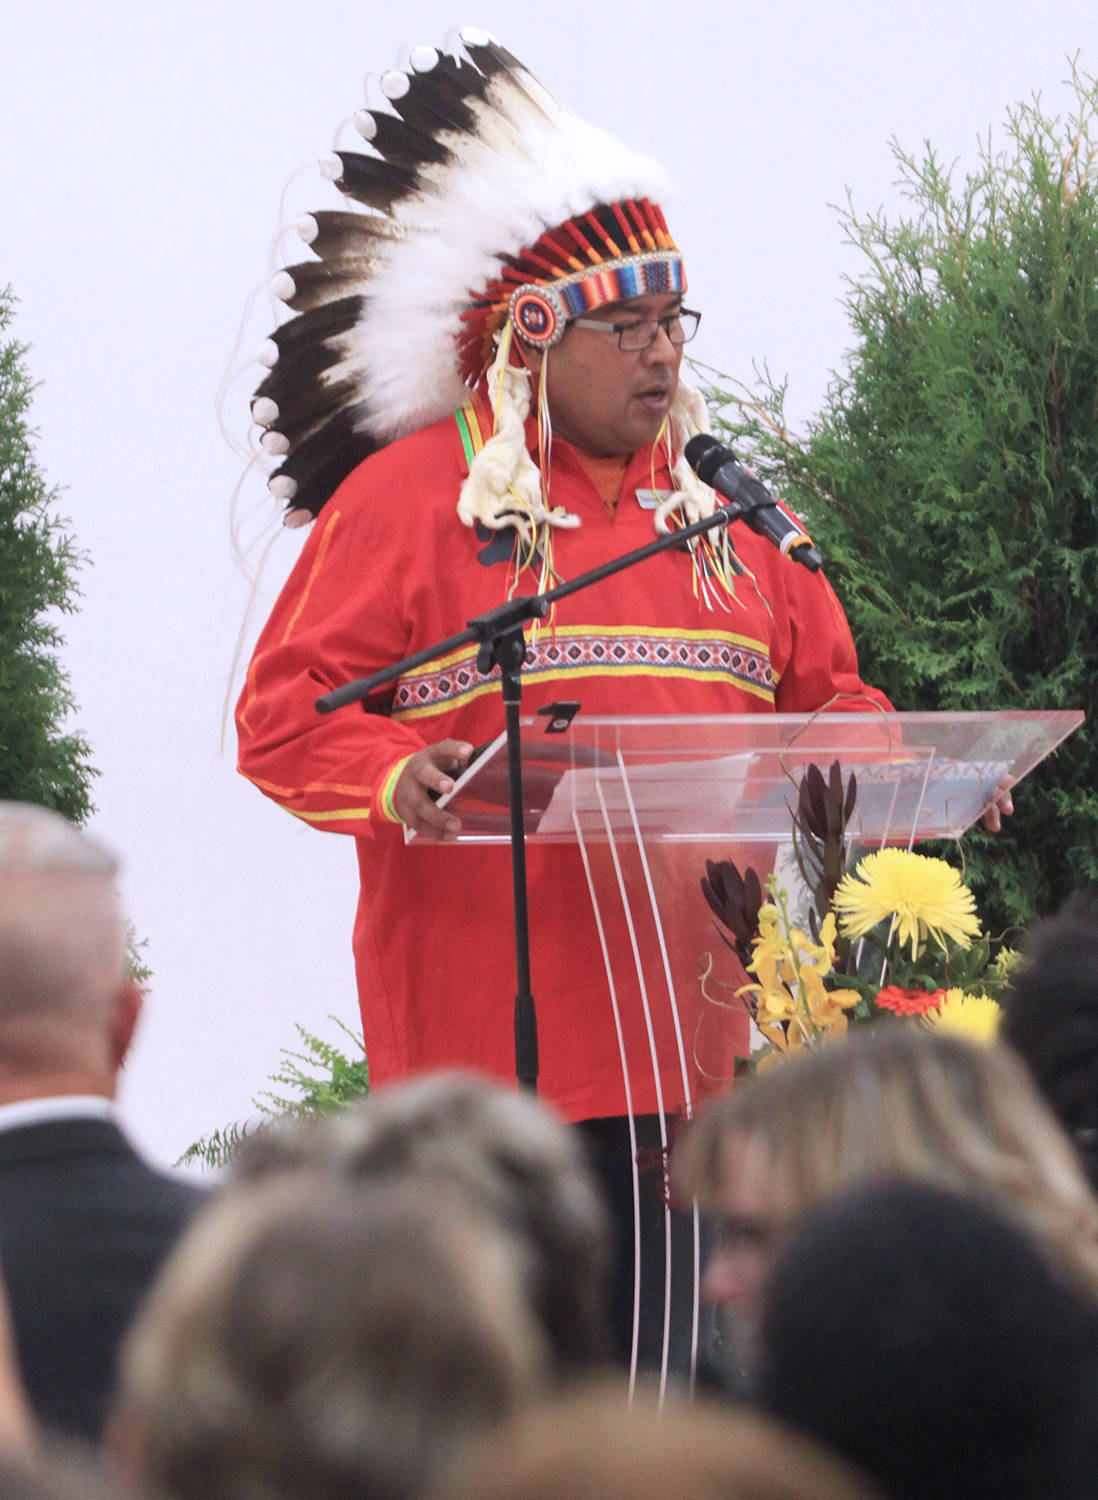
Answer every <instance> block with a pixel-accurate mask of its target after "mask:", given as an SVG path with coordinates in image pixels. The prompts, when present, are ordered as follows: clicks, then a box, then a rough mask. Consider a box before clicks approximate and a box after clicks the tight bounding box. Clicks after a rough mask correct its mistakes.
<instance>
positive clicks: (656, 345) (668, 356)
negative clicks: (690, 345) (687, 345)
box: [644, 323, 682, 365]
mask: <svg viewBox="0 0 1098 1500" xmlns="http://www.w3.org/2000/svg"><path fill="white" fill-rule="evenodd" d="M681 347H682V346H681V345H680V344H673V343H672V342H671V335H670V334H669V333H668V331H667V329H666V328H665V327H664V325H663V324H662V323H660V324H658V325H657V327H656V337H655V338H654V339H653V340H652V342H651V343H650V344H649V345H648V348H647V349H645V351H644V354H645V357H646V359H647V360H648V362H649V363H650V364H654V365H668V364H674V363H675V361H676V360H677V359H678V357H679V350H680V349H681Z"/></svg>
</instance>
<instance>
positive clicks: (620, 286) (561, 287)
mask: <svg viewBox="0 0 1098 1500" xmlns="http://www.w3.org/2000/svg"><path fill="white" fill-rule="evenodd" d="M685 290H686V277H685V275H684V273H683V264H682V256H681V255H680V254H679V253H678V251H677V250H660V251H656V252H655V253H654V254H650V255H646V256H634V257H631V258H630V259H628V260H619V261H609V262H608V263H607V264H606V265H604V266H601V267H600V268H599V269H598V270H597V271H594V270H592V271H581V272H579V273H578V274H576V275H573V276H568V277H565V278H564V280H563V281H555V282H550V283H548V284H547V285H541V284H539V285H536V286H532V285H529V284H528V285H526V286H520V287H519V288H518V290H517V291H516V292H515V293H514V294H513V295H512V297H511V302H510V307H509V312H510V317H511V322H512V323H513V324H514V326H515V332H516V333H517V334H518V336H519V338H520V339H522V340H523V341H524V342H525V343H527V344H532V345H534V346H535V347H536V348H539V349H551V348H552V347H553V345H554V344H556V343H559V341H560V340H561V339H562V338H563V337H564V331H565V329H566V328H567V326H568V319H569V318H578V317H582V315H583V314H584V313H585V312H590V311H591V309H592V308H594V307H605V306H606V304H607V303H609V302H626V301H628V300H629V298H631V297H644V296H647V295H648V294H650V293H661V292H684V291H685Z"/></svg>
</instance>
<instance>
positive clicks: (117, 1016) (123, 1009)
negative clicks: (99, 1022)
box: [110, 979, 145, 1068]
mask: <svg viewBox="0 0 1098 1500" xmlns="http://www.w3.org/2000/svg"><path fill="white" fill-rule="evenodd" d="M144 1003H145V991H144V990H143V989H142V987H141V985H140V984H139V983H138V981H137V980H136V979H127V980H126V981H125V983H124V984H123V985H122V987H121V989H120V990H119V991H118V995H117V998H116V999H115V1002H114V1014H113V1015H112V1016H111V1032H110V1044H111V1062H112V1064H113V1065H114V1067H115V1068H121V1067H122V1065H123V1064H124V1063H125V1061H126V1056H127V1054H128V1053H129V1050H130V1047H131V1046H132V1045H133V1034H134V1032H135V1031H136V1030H137V1023H138V1021H139V1020H140V1019H141V1007H142V1006H143V1005H144Z"/></svg>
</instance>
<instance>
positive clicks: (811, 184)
mask: <svg viewBox="0 0 1098 1500" xmlns="http://www.w3.org/2000/svg"><path fill="white" fill-rule="evenodd" d="M464 22H474V23H476V24H478V25H481V26H485V27H488V28H489V29H491V30H493V31H495V32H496V33H497V34H498V35H499V36H500V38H501V39H502V40H503V41H504V42H506V43H507V45H508V46H510V47H511V49H512V50H513V51H514V52H516V53H517V54H518V55H519V56H520V57H521V58H522V59H523V60H524V61H525V62H526V63H527V64H528V65H529V66H530V67H531V68H532V69H533V70H534V71H535V72H536V73H538V74H539V75H540V76H541V77H542V79H543V80H544V81H545V82H546V83H547V84H548V85H549V86H550V87H551V88H552V89H553V90H554V91H555V92H557V93H558V94H559V95H560V96H561V97H562V98H563V99H565V100H566V101H568V102H569V103H571V104H572V105H573V106H574V107H576V108H577V109H579V110H580V111H581V112H582V113H584V114H586V115H587V116H588V117H589V118H591V119H593V120H595V121H597V122H598V123H599V124H601V125H603V126H604V127H606V128H607V129H609V130H611V131H613V132H615V133H617V134H619V135H621V136H622V137H625V138H627V139H628V140H629V141H630V142H631V143H633V144H634V145H636V146H638V147H640V148H641V149H644V150H646V151H648V152H650V153H651V154H653V155H656V156H658V157H660V158H662V159H663V160H664V161H665V162H666V164H667V165H668V166H669V167H670V168H671V170H672V172H673V174H674V176H675V178H676V180H677V183H678V193H677V196H676V198H675V199H674V200H673V201H672V202H671V204H670V207H669V217H670V219H671V223H672V227H673V230H674V232H675V235H676V238H677V240H678V241H679V243H680V244H681V245H682V246H683V247H684V249H685V250H686V251H687V257H688V260H687V264H688V271H689V276H690V283H691V293H690V300H691V302H692V303H693V304H694V305H696V306H699V307H701V308H702V309H703V310H704V313H705V321H704V324H703V328H702V332H701V334H700V335H699V338H698V341H697V343H696V345H695V346H694V347H695V349H696V351H697V353H698V355H699V356H700V357H701V358H702V359H704V360H706V361H708V362H710V363H712V364H714V365H717V366H718V367H720V368H721V369H723V370H726V371H728V372H729V373H731V374H734V375H738V376H740V377H743V378H749V377H750V372H751V365H752V362H753V361H755V360H762V359H766V360H767V361H768V362H769V364H770V367H771V369H772V371H773V372H774V373H775V374H778V375H781V374H788V375H789V377H790V402H789V410H790V414H791V416H792V418H793V420H794V422H795V423H796V422H797V421H800V420H803V419H804V418H805V417H806V416H807V415H809V414H810V413H811V412H813V411H814V410H815V409H816V408H817V406H818V404H819V402H820V399H821V397H822V395H823V393H824V390H825V389H826V385H827V381H828V377H829V372H830V371H832V370H834V369H836V368H838V367H839V365H840V364H841V361H842V358H843V352H844V348H845V347H846V343H847V339H848V330H847V328H846V325H845V323H844V317H843V313H842V308H841V306H840V298H841V295H842V277H843V275H844V273H850V272H852V271H856V270H857V269H858V264H857V261H856V259H855V257H854V255H853V252H852V251H850V249H849V248H847V247H844V246H843V244H842V240H841V232H840V229H839V227H838V225H837V222H836V218H835V214H834V212H833V210H832V209H831V208H830V207H829V205H830V204H834V203H837V202H840V201H842V200H843V199H844V197H845V193H846V189H847V187H848V186H849V187H850V188H851V189H852V190H853V193H854V196H855V201H856V203H857V204H858V205H860V206H861V207H862V208H872V207H876V206H877V205H878V204H884V205H885V206H886V207H887V208H888V209H889V210H890V212H898V211H899V209H900V200H899V199H898V195H897V193H896V190H895V187H894V182H893V179H894V176H895V172H894V164H893V161H892V157H891V154H890V152H889V149H888V144H887V143H888V140H889V138H890V137H892V136H895V137H897V138H898V139H899V141H900V142H901V144H903V145H905V146H907V147H909V148H917V147H918V146H919V144H920V143H921V142H922V141H923V140H924V139H929V140H931V141H932V142H933V143H934V144H935V146H936V147H937V148H938V149H939V151H940V153H941V154H942V155H943V156H944V157H945V158H946V159H947V160H948V159H952V158H954V157H957V158H959V159H960V167H961V169H962V170H963V168H964V166H965V165H966V164H971V163H972V162H973V161H974V160H975V155H976V144H977V138H978V137H979V136H983V135H986V132H987V130H988V127H989V126H990V125H992V124H995V125H998V124H999V122H1001V121H1002V119H1003V118H1004V112H1005V107H1006V106H1007V105H1008V104H1010V103H1012V102H1014V101H1016V100H1019V99H1022V98H1025V97H1028V96H1029V95H1030V94H1032V93H1034V92H1037V91H1040V92H1041V93H1042V95H1043V98H1044V101H1045V103H1046V105H1047V106H1048V107H1050V108H1057V109H1058V108H1060V107H1061V106H1064V105H1066V103H1067V98H1068V95H1067V90H1066V88H1065V87H1064V84H1063V80H1064V79H1065V78H1066V77H1067V74H1068V72H1069V66H1068V58H1069V56H1071V55H1073V54H1075V53H1076V52H1077V51H1078V52H1080V53H1081V62H1082V65H1083V66H1084V68H1086V67H1088V66H1089V67H1090V68H1092V69H1093V68H1094V67H1095V66H1096V65H1098V46H1095V39H1094V27H1095V20H1094V8H1093V0H1049V3H1048V4H1047V5H1046V6H1045V7H1044V8H1043V10H1042V11H1041V13H1040V16H1039V19H1038V13H1037V12H1036V11H1035V9H1034V7H1033V6H1032V5H1029V4H1026V5H1023V4H1021V3H1019V0H924V3H923V4H922V5H921V6H919V7H916V8H915V9H914V10H912V9H911V8H898V7H895V6H893V5H891V4H884V3H871V0H836V3H834V4H833V5H831V6H819V5H816V4H809V3H807V0H777V3H775V4H773V5H769V6H758V7H757V6H751V7H748V6H727V5H707V4H705V3H704V0H680V3H679V4H677V5H675V6H667V5H665V4H662V5H657V4H655V3H653V0H635V3H634V4H632V5H629V6H592V5H589V4H581V3H580V0H563V3H562V4H559V5H557V6H555V7H546V8H544V9H539V10H535V9H534V8H533V7H517V6H513V5H504V4H502V3H500V0H480V5H479V13H475V14H464V15H463V14H461V13H460V12H457V13H455V12H454V11H453V10H452V9H451V8H450V5H449V4H441V3H436V0H408V3H406V4H405V5H403V6H392V5H380V4H377V3H371V0H365V3H364V0H358V3H356V4H351V3H349V0H312V3H311V4H309V5H301V4H290V3H288V0H263V3H259V0H188V3H187V4H185V5H184V4H179V3H177V0H162V3H161V4H160V5H158V6H155V7H153V6H148V5H145V4H138V3H136V0H99V3H98V4H96V5H94V6H87V7H74V6H72V5H71V4H69V3H64V0H38V3H36V4H33V5H21V6H18V7H15V8H13V9H12V11H11V13H10V14H9V15H8V16H7V18H6V20H5V24H4V42H5V47H4V52H5V56H4V64H5V66H4V86H3V89H2V90H0V286H2V285H4V284H5V283H7V282H10V283H11V285H12V286H13V288H14V289H15V291H16V292H17V294H18V296H19V298H20V304H19V308H18V313H17V317H16V319H15V324H14V332H15V335H16V336H17V337H18V338H19V339H20V340H22V341H24V342H25V343H27V344H29V345H31V346H32V350H31V353H30V355H29V356H28V362H29V367H30V370H31V372H32V374H33V376H34V378H35V379H36V380H37V381H39V382H40V387H39V390H38V392H37V395H36V399H35V405H34V413H33V418H34V422H35V425H36V426H37V428H38V429H39V437H38V442H37V453H38V457H39V460H40V462H41V464H42V466H43V467H44V469H45V471H46V474H47V476H48V478H49V480H50V481H51V482H53V483H57V484H60V485H63V486H64V487H65V493H64V496H63V502H62V504H63V509H64V510H65V512H66V513H67V514H68V515H70V516H71V518H72V523H73V527H74V530H75V532H76V535H77V537H78V539H79V541H80V543H81V545H82V546H84V547H85V548H86V549H87V550H88V551H89V553H90V554H91V558H92V564H91V565H90V566H89V567H88V568H87V570H86V571H85V573H84V575H83V585H84V595H85V597H84V603H83V608H82V611H81V613H80V614H79V615H78V616H77V617H76V618H74V619H73V620H71V622H69V623H68V624H67V626H66V630H67V638H68V644H67V648H66V661H67V665H68V667H69V670H70V672H71V676H72V681H73V686H74V689H75V693H76V696H77V698H78V700H79V703H80V710H79V714H78V715H77V718H76V723H77V724H78V726H79V727H80V728H81V729H82V730H83V731H84V732H85V733H86V734H87V735H88V737H89V738H90V740H91V742H92V746H93V750H94V758H95V762H96V764H97V766H98V767H99V769H100V771H101V773H102V774H101V777H100V779H99V781H98V782H97V783H96V788H95V798H96V802H97V805H98V811H97V813H96V815H95V818H94V821H93V827H94V828H95V829H96V830H97V831H98V832H99V833H101V834H102V835H103V836H104V837H106V838H107V839H109V840H110V841H111V842H112V843H113V844H114V845H115V846H117V847H118V848H119V849H120V850H121V851H122V853H123V855H124V858H125V861H126V873H125V883H124V884H125V895H126V899H127V903H128V906H129V910H130V912H131V914H132V917H133V921H134V923H135V924H136V927H137V929H138V931H139V932H140V933H141V934H143V935H144V936H145V937H146V938H147V939H148V945H149V946H148V958H149V961H150V963H151V965H152V967H153V969H154V972H155V978H154V982H153V987H152V992H151V995H150V998H149V1002H148V1007H147V1012H146V1017H145V1021H144V1025H143V1030H142V1032H141V1033H140V1035H139V1039H138V1045H137V1049H136V1051H135V1054H134V1056H133V1059H132V1061H131V1063H130V1065H129V1067H128V1070H127V1076H126V1080H125V1086H124V1092H123V1103H124V1106H125V1108H126V1111H127V1114H128V1118H129V1120H130V1121H131V1123H132V1126H133V1129H134V1132H135V1134H136V1136H137V1137H138V1139H139V1141H140V1142H141V1143H142V1144H143V1145H144V1146H145V1148H146V1149H147V1150H148V1151H149V1153H150V1154H151V1155H152V1156H153V1157H154V1158H155V1159H157V1160H159V1161H161V1162H164V1163H168V1162H171V1161H172V1160H174V1159H175V1157H176V1156H177V1155H178V1154H179V1152H180V1151H181V1150H182V1149H183V1147H184V1146H185V1145H186V1144H187V1143H188V1142H189V1141H191V1140H193V1139H194V1138H195V1137H196V1136H197V1135H199V1134H201V1133H204V1132H206V1131H208V1130H209V1129H211V1128H213V1127H214V1126H217V1125H220V1124H223V1123H225V1122H227V1121H229V1120H233V1119H239V1118H242V1117H246V1116H247V1115H249V1113H250V1112H251V1111H250V1099H251V1097H252V1095H253V1094H254V1093H255V1092H256V1091H257V1090H259V1089H260V1088H262V1087H263V1086H264V1082H265V1079H266V1078H267V1075H268V1074H269V1073H270V1072H271V1071H272V1070H273V1069H274V1068H275V1067H276V1066H277V1064H278V1060H279V1049H280V1047H282V1046H284V1045H288V1044H292V1042H293V1040H294V1031H293V1026H294V1022H295V1021H300V1022H302V1023H303V1024H305V1025H307V1026H309V1027H310V1028H311V1029H313V1030H316V1031H319V1032H321V1033H322V1034H324V1035H326V1036H334V1035H335V1031H334V1028H333V1026H332V1025H331V1023H330V1022H329V1021H328V1020H327V1019H326V1018H327V1016H328V1015H329V1013H335V1014H337V1015H340V1016H342V1017H343V1018H345V1019H346V1020H347V1021H348V1022H351V1023H354V1022H355V1020H356V1015H357V1012H356V1002H355V995H354V984H353V977H352V972H351V961H350V951H349V937H350V926H351V919H352V914H353V908H354V897H355V874H354V861H353V851H352V850H351V848H350V846H349V844H347V843H345V842H344V841H342V840H340V839H338V838H334V837H326V836H323V835H320V834H318V833H316V832H314V831H313V830H311V829H308V828H306V827H305V826H304V825H302V824H299V823H297V822H296V821H295V820H294V819H292V818H291V817H289V816H287V815H286V814H285V813H282V812H280V811H278V810H277V809H276V808H275V807H274V806H273V805H271V804H268V803H266V802H264V800H263V799H262V798H261V797H260V796H259V794H258V793H256V792H255V791H254V790H253V789H252V788H251V787H249V786H248V785H247V784H246V783H245V782H243V781H242V780H241V779H240V778H238V777H237V776H236V775H235V773H234V770H233V753H232V748H231V746H230V747H229V748H224V749H223V748H222V746H221V743H220V737H221V717H222V704H223V700H224V698H225V694H226V691H227V690H228V689H229V687H230V677H231V673H232V670H233V652H234V641H235V638H236V635H237V631H238V629H239V627H240V624H241V621H242V619H243V617H244V615H245V611H246V609H247V606H248V603H249V597H250V593H251V586H250V584H249V582H248V581H247V580H246V579H245V578H243V577H242V576H241V575H240V573H239V572H238V571H236V569H235V567H234V563H233V559H232V555H231V549H230V531H229V507H230V497H231V494H232V492H233V489H234V486H235V484H236V482H237V480H238V478H239V477H240V472H241V464H240V461H239V460H238V459H237V458H236V457H235V456H234V454H233V453H232V451H231V450H230V448H229V447H228V445H227V444H226V442H225V439H224V437H223V436H222V433H221V432H220V430H219V426H218V421H217V417H216V413H215V393H216V391H217V388H218V384H219V381H220V379H221V377H222V374H223V372H224V370H225V368H226V366H227V365H228V363H229V358H230V354H231V352H232V349H233V345H234V341H235V339H236V335H237V329H238V325H239V323H240V319H241V314H242V310H243V308H244V305H245V302H246V300H247V298H248V296H249V293H250V292H251V291H252V289H253V288H254V287H256V286H257V285H260V284H262V283H263V282H264V280H265V267H266V264H267V259H268V253H269V248H270V243H271V239H272V236H273V234H274V232H275V230H276V228H277V225H278V222H279V203H280V199H281V197H282V194H283V188H284V186H285V184H286V182H287V179H289V178H290V177H291V174H292V173H293V172H294V171H295V169H297V168H306V169H307V170H306V171H305V172H304V173H303V174H302V175H301V176H300V177H298V178H296V179H295V180H294V181H293V183H292V184H291V187H290V190H289V192H288V195H287V200H286V201H287V210H288V212H289V214H290V216H291V217H292V215H293V213H295V212H298V211H300V210H302V209H304V208H306V207H308V206H309V205H310V204H311V203H318V202H320V201H322V198H323V196H324V193H325V192H327V191H330V190H328V189H322V185H321V183H320V179H319V177H318V176H317V175H316V174H315V171H314V170H313V165H314V164H315V159H316V157H317V156H318V155H320V154H321V153H322V152H323V151H325V150H327V149H329V148H330V146H331V144H332V140H333V133H334V130H335V128H336V126H337V124H338V122H339V121H340V120H341V119H343V118H345V117H347V116H349V115H350V113H351V111H352V110H353V109H354V108H356V107H358V106H359V105H361V104H362V102H363V76H364V74H365V73H366V72H367V71H368V70H372V71H381V70H384V69H385V68H388V67H390V66H392V65H393V64H394V62H395V61H396V59H397V56H398V53H399V51H400V49H401V47H402V46H403V45H405V44H413V43H417V42H438V41H441V39H442V38H443V36H444V35H445V33H446V31H447V30H448V29H449V28H450V27H452V26H453V25H455V24H460V23H464ZM266 317H267V313H266V310H265V306H264V304H263V303H262V301H261V302H260V304H259V307H258V310H257V311H256V313H255V316H254V317H253V319H252V322H251V324H250V325H249V330H248V333H247V336H246V339H245V346H246V348H247V350H248V352H249V353H250V351H251V349H252V348H253V347H254V344H255V342H256V341H257V340H258V338H260V337H261V336H262V334H263V333H264V332H265V331H266V328H265V327H264V326H263V324H264V319H265V318H266ZM270 321H273V320H270ZM249 340H250V342H249ZM249 388H250V387H249V384H248V382H247V381H244V382H242V383H239V384H238V385H237V386H236V387H235V391H234V393H233V397H232V399H231V400H230V401H229V403H228V406H227V412H226V414H227V418H228V420H229V424H230V426H231V427H232V428H233V429H234V431H235V433H236V435H237V436H238V437H243V434H244V432H245V429H246V411H247V402H246V398H247V394H248V390H249ZM243 499H244V508H245V511H246V513H247V514H248V515H249V516H250V520H249V521H248V522H247V525H246V527H245V530H246V534H247V536H248V537H249V538H251V539H253V540H254V539H256V538H257V537H258V536H259V535H260V533H262V532H264V531H265V532H266V534H267V535H274V534H275V533H276V532H278V527H277V524H276V518H275V509H276V508H275V506H274V504H273V502H269V501H268V499H267V497H266V494H265V491H264V490H263V489H262V487H261V485H260V484H259V483H258V481H253V483H252V484H251V486H250V487H247V488H246V489H245V493H244V497H243ZM300 535H301V534H300V533H298V534H297V535H296V536H295V535H294V534H291V533H281V534H279V535H278V536H277V539H276V541H275V544H274V547H273V551H272V554H271V559H270V562H269V564H268V566H267V569H266V572H265V576H264V582H263V585H262V589H261V592H260V596H259V601H258V612H257V615H256V618H255V621H254V623H253V625H252V626H251V627H250V632H249V637H248V638H249V641H250V639H252V638H253V637H254V633H255V629H256V628H257V625H258V623H259V621H260V620H261V619H262V616H263V614H264V613H265V610H266V608H267V607H268V605H269V603H270V601H271V600H272V599H273V596H274V593H275V591H276V590H277V587H278V584H279V582H280V581H281V579H282V577H284V575H285V573H286V572H287V570H288V568H289V566H290V564H291V563H292V561H293V558H294V556H295V555H296V552H297V550H298V548H299V546H300ZM234 690H235V689H234Z"/></svg>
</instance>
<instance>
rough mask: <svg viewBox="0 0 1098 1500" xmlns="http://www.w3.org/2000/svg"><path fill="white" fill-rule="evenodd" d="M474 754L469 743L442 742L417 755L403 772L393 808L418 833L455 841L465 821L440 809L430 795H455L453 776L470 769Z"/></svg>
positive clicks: (460, 741)
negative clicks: (463, 769)
mask: <svg viewBox="0 0 1098 1500" xmlns="http://www.w3.org/2000/svg"><path fill="white" fill-rule="evenodd" d="M472 753H473V747H472V745H470V744H468V743H466V741H465V740H440V741H439V742H438V744H437V745H428V746H427V748H426V749H425V750H420V751H419V752H418V753H417V754H415V755H413V756H412V758H411V760H410V761H409V762H408V764H407V765H406V766H405V767H404V770H403V771H401V773H400V778H399V780H398V781H397V784H396V790H395V791H394V793H393V806H394V807H395V808H396V811H397V814H398V815H399V817H400V819H401V821H402V822H403V823H405V824H406V825H407V826H408V827H409V828H411V829H414V830H415V832H416V833H429V834H433V835H435V837H437V838H453V837H454V835H455V834H456V833H457V831H458V829H459V828H460V827H461V819H460V818H456V817H455V816H454V814H453V813H452V812H447V811H446V809H445V808H442V807H439V806H438V804H437V803H436V802H435V801H434V799H433V798H432V797H431V796H430V793H431V792H437V793H438V794H439V795H440V796H441V795H443V794H445V793H446V792H452V791H453V789H454V779H453V777H452V776H451V775H449V772H451V771H457V770H460V769H461V768H462V767H463V766H466V765H467V764H468V762H469V757H470V755H472Z"/></svg>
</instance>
